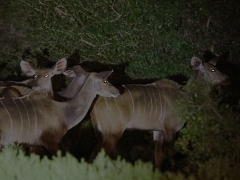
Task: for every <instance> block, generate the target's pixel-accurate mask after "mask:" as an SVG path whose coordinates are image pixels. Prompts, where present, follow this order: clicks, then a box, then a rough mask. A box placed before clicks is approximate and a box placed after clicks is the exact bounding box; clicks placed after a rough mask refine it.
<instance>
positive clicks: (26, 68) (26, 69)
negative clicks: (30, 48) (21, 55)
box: [20, 60, 36, 76]
mask: <svg viewBox="0 0 240 180" xmlns="http://www.w3.org/2000/svg"><path fill="white" fill-rule="evenodd" d="M20 66H21V70H22V72H23V74H25V75H27V76H33V75H35V74H36V70H35V69H34V68H33V67H32V66H31V65H30V64H29V63H28V62H26V61H24V60H21V62H20Z"/></svg>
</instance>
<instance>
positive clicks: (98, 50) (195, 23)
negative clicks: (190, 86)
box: [1, 0, 240, 79]
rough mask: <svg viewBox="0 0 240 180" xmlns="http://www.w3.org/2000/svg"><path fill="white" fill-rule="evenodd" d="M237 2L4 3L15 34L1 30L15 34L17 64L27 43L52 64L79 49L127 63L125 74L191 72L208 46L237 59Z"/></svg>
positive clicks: (87, 56) (12, 57)
mask: <svg viewBox="0 0 240 180" xmlns="http://www.w3.org/2000/svg"><path fill="white" fill-rule="evenodd" d="M235 3H236V2H235V0H229V1H225V0H218V1H216V0H214V1H211V2H209V1H199V0H195V1H188V0H177V1H173V0H170V1H165V0H158V1H149V0H141V1H139V0H133V1H129V0H117V1H95V0H90V1H89V0H82V1H78V0H68V1H63V0H55V1H49V0H41V1H37V0H33V1H32V0H10V1H3V3H2V4H3V6H4V8H3V9H5V11H4V12H7V13H4V18H3V20H4V25H5V27H8V28H10V27H11V28H12V29H14V32H15V33H13V31H12V30H10V31H2V33H3V35H2V37H6V35H8V36H11V37H12V38H13V39H12V40H11V39H9V38H8V39H6V41H10V43H5V44H2V47H3V49H4V51H2V52H1V55H2V56H3V58H2V60H1V61H4V62H10V63H11V62H14V61H18V60H19V59H20V54H21V53H23V52H22V49H24V48H25V49H28V50H30V52H31V53H30V54H31V55H36V54H43V55H45V56H47V57H48V58H49V59H50V60H52V61H56V60H58V59H59V58H62V57H69V56H70V55H71V54H73V53H75V52H78V53H79V54H80V60H79V61H80V62H83V61H99V62H102V63H107V64H109V63H110V64H123V63H126V62H127V63H129V66H128V67H127V70H126V72H127V74H128V75H129V76H131V77H132V78H134V79H137V78H161V77H166V76H169V75H175V74H178V73H182V74H187V75H189V74H190V73H189V72H190V71H189V70H188V66H189V58H190V57H191V56H192V54H195V55H199V54H201V53H202V51H203V50H205V49H214V50H215V51H216V52H224V51H225V50H226V49H227V50H230V51H231V53H232V59H237V58H236V56H238V52H237V49H238V47H239V38H238V37H240V36H238V35H239V31H238V28H237V24H239V19H238V18H236V17H238V16H237V15H238V14H239V12H240V11H239V6H236V4H235ZM223 7H224V8H223ZM2 13H3V12H2ZM229 19H231V21H229ZM14 39H15V40H14ZM15 42H18V43H17V44H16V43H15ZM14 43H15V44H14ZM7 46H9V48H6V47H7ZM5 50H6V51H5ZM45 50H46V51H45ZM25 55H29V54H25ZM32 57H34V56H27V57H25V58H30V59H31V58H32ZM15 64H16V63H15ZM9 66H10V65H9ZM10 68H13V67H12V66H10Z"/></svg>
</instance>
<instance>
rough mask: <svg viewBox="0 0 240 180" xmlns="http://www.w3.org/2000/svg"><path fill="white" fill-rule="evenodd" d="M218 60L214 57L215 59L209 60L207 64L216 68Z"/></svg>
mask: <svg viewBox="0 0 240 180" xmlns="http://www.w3.org/2000/svg"><path fill="white" fill-rule="evenodd" d="M218 60H219V58H218V57H215V58H213V59H211V60H210V61H208V63H210V64H212V65H214V66H216V64H217V62H218Z"/></svg>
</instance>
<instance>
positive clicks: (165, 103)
mask: <svg viewBox="0 0 240 180" xmlns="http://www.w3.org/2000/svg"><path fill="white" fill-rule="evenodd" d="M162 90H163V97H164V104H163V105H164V109H163V119H164V118H165V114H166V106H167V101H166V95H165V91H164V88H162Z"/></svg>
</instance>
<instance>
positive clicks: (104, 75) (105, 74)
mask: <svg viewBox="0 0 240 180" xmlns="http://www.w3.org/2000/svg"><path fill="white" fill-rule="evenodd" d="M112 72H113V70H111V71H103V72H100V73H97V75H96V76H97V77H98V78H101V79H103V80H106V79H107V78H108V77H109V76H110V75H111V74H112Z"/></svg>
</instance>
